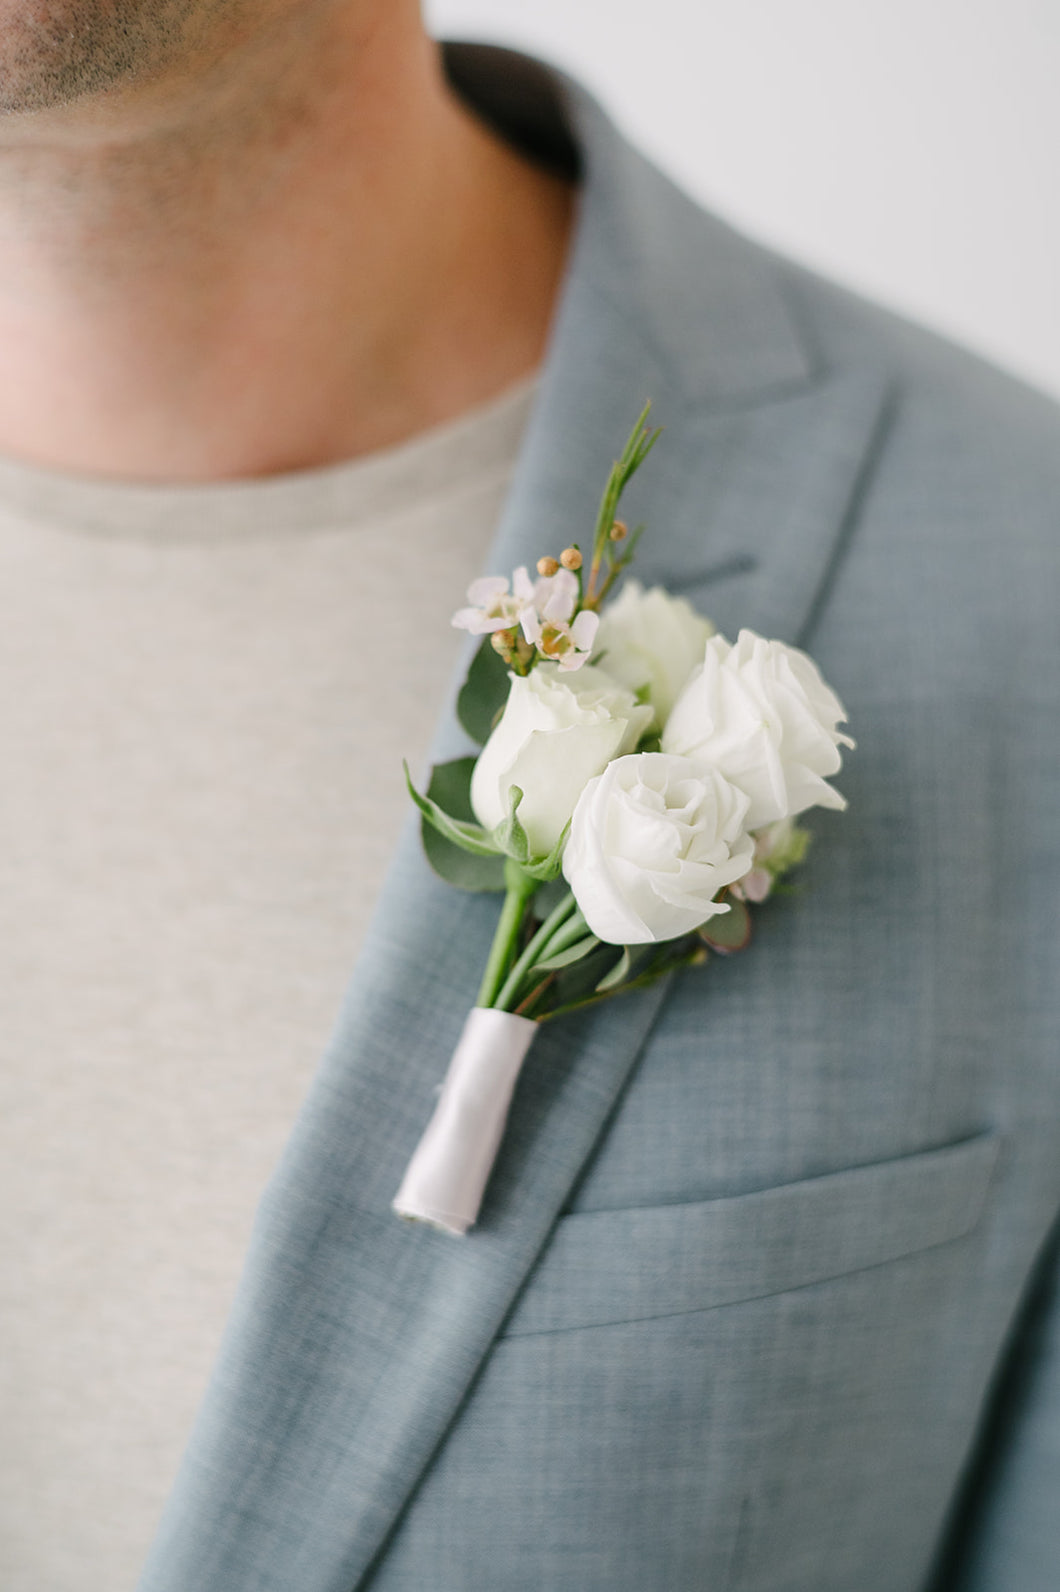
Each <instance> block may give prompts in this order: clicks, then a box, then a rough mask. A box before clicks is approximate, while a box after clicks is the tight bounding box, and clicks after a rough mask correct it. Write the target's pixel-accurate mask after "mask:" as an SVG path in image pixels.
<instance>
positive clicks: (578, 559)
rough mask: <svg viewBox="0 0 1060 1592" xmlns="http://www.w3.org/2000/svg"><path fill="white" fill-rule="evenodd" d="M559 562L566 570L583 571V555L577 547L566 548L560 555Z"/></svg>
mask: <svg viewBox="0 0 1060 1592" xmlns="http://www.w3.org/2000/svg"><path fill="white" fill-rule="evenodd" d="M559 561H560V563H561V564H562V565H563V568H564V569H581V567H582V555H581V554H580V553H579V551H578V549H577V548H576V547H565V548H564V549H563V551H562V553H561V554H560V555H559Z"/></svg>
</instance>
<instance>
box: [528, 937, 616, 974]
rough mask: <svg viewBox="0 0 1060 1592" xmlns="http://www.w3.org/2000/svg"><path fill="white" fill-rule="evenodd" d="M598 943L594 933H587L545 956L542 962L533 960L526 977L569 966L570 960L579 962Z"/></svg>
mask: <svg viewBox="0 0 1060 1592" xmlns="http://www.w3.org/2000/svg"><path fill="white" fill-rule="evenodd" d="M599 944H600V941H599V940H598V939H597V937H596V935H595V934H587V935H586V936H585V937H584V939H581V940H575V941H574V944H573V945H568V946H567V947H566V948H565V949H564V950H562V951H557V952H556V954H555V956H546V958H545V960H544V961H543V962H535V963H534V966H533V967H532V968H531V969H530V971H529V973H528V974H527V977H528V978H532V977H533V976H534V974H535V973H558V972H559V969H560V968H561V967H570V965H571V963H572V962H580V961H581V959H582V957H583V956H588V955H589V952H590V951H595V950H596V947H597V946H598V945H599Z"/></svg>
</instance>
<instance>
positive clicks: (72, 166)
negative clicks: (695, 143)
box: [0, 0, 572, 481]
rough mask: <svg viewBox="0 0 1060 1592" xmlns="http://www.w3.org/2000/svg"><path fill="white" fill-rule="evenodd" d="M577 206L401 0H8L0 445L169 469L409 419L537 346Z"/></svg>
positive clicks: (244, 469)
mask: <svg viewBox="0 0 1060 1592" xmlns="http://www.w3.org/2000/svg"><path fill="white" fill-rule="evenodd" d="M571 204H572V199H571V194H570V192H569V190H568V188H567V187H566V185H565V184H563V183H561V182H560V181H558V180H557V179H555V178H553V177H551V176H548V175H546V174H545V173H543V172H541V171H539V170H538V169H537V168H535V167H534V166H532V165H531V164H530V163H528V162H527V161H525V160H524V159H523V158H522V157H521V156H519V155H517V154H515V153H514V152H513V151H511V150H510V149H509V148H508V147H507V146H506V145H504V144H503V143H501V142H500V141H499V140H498V139H497V138H496V137H495V136H494V135H493V134H492V133H490V132H489V131H487V130H486V129H485V128H484V127H483V126H482V125H481V124H480V123H479V122H478V121H477V120H476V119H475V118H474V117H473V116H472V115H471V114H470V113H469V112H468V111H467V110H465V108H464V107H463V106H462V104H461V103H460V101H459V100H457V99H456V98H455V96H454V95H453V94H452V92H451V91H450V90H449V88H448V86H447V84H446V82H445V80H444V77H443V74H442V72H441V69H440V63H439V57H438V51H437V47H436V45H435V44H434V43H433V41H432V40H430V39H429V38H428V37H427V35H426V33H425V32H424V29H423V26H422V23H421V20H420V15H419V9H418V5H417V4H416V0H30V3H29V4H24V3H20V0H0V346H2V347H3V348H4V359H3V363H2V367H0V452H3V453H7V454H9V455H14V456H16V457H20V458H23V459H26V460H29V461H31V462H35V463H39V464H44V465H50V466H56V467H60V468H65V469H72V470H75V471H79V472H84V473H89V474H99V475H104V476H112V477H123V478H135V479H141V480H171V481H182V480H184V481H187V480H210V479H223V478H234V477H244V476H259V475H267V474H271V473H275V472H279V471H288V470H296V469H302V468H309V467H313V466H319V465H324V464H329V463H333V462H336V461H338V460H341V459H347V458H353V457H356V456H357V455H359V454H362V453H365V452H368V451H371V450H374V449H378V448H382V447H386V446H389V445H391V444H393V443H396V442H399V441H401V440H403V439H404V438H406V437H408V436H411V435H413V434H415V433H416V432H417V431H420V430H422V429H424V428H425V427H427V426H430V425H433V424H438V423H440V422H443V421H445V420H447V419H449V418H451V417H453V416H455V415H457V414H459V413H461V412H462V411H463V410H465V409H467V408H469V407H471V406H473V405H474V404H476V403H478V402H482V401H485V400H487V399H488V398H490V397H492V396H494V395H495V394H497V393H499V392H500V391H502V390H503V389H504V388H505V387H506V386H508V385H509V384H510V383H511V382H513V381H514V380H516V379H517V378H518V377H519V376H521V375H523V374H525V373H527V372H529V371H530V370H531V369H533V367H534V366H535V365H536V364H537V362H538V361H539V359H540V357H541V353H542V350H543V347H544V343H545V340H546V336H547V331H548V324H549V318H550V314H551V309H552V305H553V301H554V298H555V292H556V287H557V283H558V280H559V277H560V274H561V271H562V266H563V260H564V256H565V251H566V244H567V237H568V231H569V223H570V211H571Z"/></svg>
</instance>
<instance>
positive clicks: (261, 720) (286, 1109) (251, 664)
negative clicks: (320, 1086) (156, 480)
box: [0, 382, 534, 1592]
mask: <svg viewBox="0 0 1060 1592" xmlns="http://www.w3.org/2000/svg"><path fill="white" fill-rule="evenodd" d="M533 392H534V384H533V382H523V383H521V384H520V385H519V386H517V387H515V388H513V389H511V390H510V391H509V392H508V393H506V394H505V395H504V396H502V397H501V398H500V399H498V400H495V401H494V402H492V403H490V404H488V405H486V406H485V407H483V408H481V409H478V410H476V411H474V412H473V413H471V414H469V415H466V416H464V417H463V418H461V419H460V420H458V421H456V422H455V423H452V424H450V425H447V426H444V427H441V428H439V429H437V430H435V431H432V432H430V433H427V434H425V435H423V436H420V437H418V438H415V439H413V440H412V441H411V442H409V443H407V444H405V445H403V446H401V447H398V448H394V449H391V450H388V451H387V452H385V453H382V454H377V455H373V456H371V457H369V458H367V459H364V460H359V461H355V462H353V463H351V464H347V465H341V466H338V467H335V468H330V469H326V470H317V471H310V472H306V473H304V474H299V475H293V476H286V477H279V478H272V479H266V480H261V481H253V482H238V483H231V484H227V483H225V484H218V485H207V486H202V487H177V488H172V489H170V488H161V487H145V486H139V485H116V484H110V483H105V482H99V481H83V480H78V479H75V478H71V477H67V476H63V475H61V474H59V473H54V472H48V471H41V470H36V469H33V468H30V467H25V466H21V465H18V464H14V463H8V462H3V461H0V590H2V592H3V607H4V622H3V625H2V626H0V725H2V745H3V778H2V780H0V837H2V839H0V997H2V1010H3V1021H2V1024H0V1087H2V1091H3V1109H2V1112H0V1169H2V1170H0V1223H2V1225H3V1239H2V1252H3V1257H4V1264H3V1268H2V1280H0V1291H2V1295H3V1303H2V1322H0V1385H2V1389H3V1393H2V1412H0V1434H2V1435H0V1447H2V1459H0V1582H2V1584H3V1586H4V1588H5V1592H75V1589H76V1592H85V1589H86V1588H97V1587H98V1588H106V1589H107V1592H131V1588H132V1587H133V1586H134V1584H135V1581H136V1578H137V1573H138V1569H139V1565H140V1561H141V1559H142V1557H143V1555H144V1553H145V1551H146V1548H147V1545H148V1542H149V1539H150V1537H151V1534H152V1531H153V1528H154V1525H155V1522H156V1520H157V1516H158V1513H159V1510H160V1508H161V1505H162V1502H163V1499H164V1496H165V1494H166V1492H167V1490H168V1488H169V1485H170V1483H171V1482H172V1479H173V1475H174V1472H175V1469H176V1466H177V1463H178V1460H179V1457H180V1453H181V1450H182V1448H183V1445H184V1442H185V1440H186V1437H187V1434H188V1429H189V1426H190V1423H191V1420H192V1417H193V1414H194V1411H195V1408H196V1405H197V1403H198V1400H199V1398H200V1396H201V1393H202V1390H203V1387H204V1384H205V1380H206V1377H207V1374H208V1371H209V1368H210V1364H211V1361H212V1358H213V1356H214V1353H215V1351H216V1348H217V1344H218V1340H219V1337H220V1332H221V1328H222V1324H223V1322H224V1318H225V1315H226V1313H227V1309H228V1306H229V1303H230V1300H231V1297H232V1292H233V1288H234V1285H235V1281H236V1278H237V1275H238V1271H239V1265H240V1261H241V1258H242V1253H243V1250H244V1248H245V1244H246V1241H247V1237H248V1233H249V1227H250V1222H251V1218H252V1214H253V1210H254V1207H255V1204H256V1202H257V1199H258V1197H259V1195H260V1193H261V1190H262V1188H263V1185H264V1183H265V1181H266V1179H267V1177H268V1174H269V1172H270V1170H271V1168H272V1166H273V1164H274V1162H275V1160H276V1158H277V1155H278V1153H279V1151H280V1149H281V1147H282V1145H283V1142H284V1140H285V1138H286V1136H287V1134H288V1131H289V1129H290V1127H291V1124H292V1121H293V1118H294V1115H295V1113H296V1110H297V1107H298V1104H299V1101H300V1098H301V1096H302V1094H303V1093H304V1091H305V1088H306V1085H307V1083H308V1080H309V1077H310V1075H311V1073H312V1071H313V1069H314V1067H315V1065H316V1062H317V1060H318V1058H319V1055H320V1053H321V1050H322V1048H323V1045H324V1043H325V1041H326V1039H327V1036H328V1033H329V1031H330V1028H331V1025H332V1023H333V1021H334V1019H335V1016H336V1013H337V1010H338V1006H339V1002H340V999H341V995H342V991H343V988H344V985H345V983H346V981H347V979H348V977H349V974H350V970H351V967H352V965H353V962H354V959H355V957H356V953H357V950H358V947H359V944H360V941H361V939H362V936H363V933H364V930H365V927H366V924H367V920H368V917H369V915H370V912H371V909H372V906H373V904H374V901H375V897H376V894H377V891H378V888H379V885H380V883H381V880H382V876H383V873H384V871H385V869H386V866H387V862H388V859H389V854H390V852H391V849H392V847H393V844H394V841H395V840H396V837H397V834H398V831H399V829H400V827H401V824H402V822H403V821H404V818H405V814H406V811H407V797H406V795H405V792H404V787H403V777H402V770H401V762H402V758H403V757H407V758H408V759H409V762H410V765H411V766H413V767H414V768H415V767H417V766H420V767H422V765H423V762H424V758H425V754H426V751H427V748H428V745H429V742H430V738H431V732H432V729H433V725H434V722H435V719H436V716H437V714H438V712H439V710H440V707H441V705H442V696H443V693H444V690H445V687H446V683H447V681H448V679H449V677H450V675H451V672H452V669H453V667H454V666H455V663H456V661H457V659H458V656H459V652H460V648H461V645H462V643H463V639H464V638H463V637H462V636H461V635H460V633H459V632H457V631H454V630H452V629H451V627H450V625H449V618H450V615H451V613H452V611H453V610H454V609H455V608H457V607H459V606H460V605H461V603H462V601H463V597H464V591H465V588H466V586H467V584H468V582H469V580H471V579H472V578H473V577H474V576H475V575H476V574H478V573H481V571H482V563H483V559H484V558H485V555H486V551H487V548H488V545H489V541H490V538H491V535H492V533H493V530H494V527H495V523H496V520H497V517H498V514H499V510H500V507H501V504H502V502H503V498H504V495H505V491H506V488H507V484H508V480H509V477H510V474H511V470H512V467H513V464H514V460H515V455H516V452H517V448H518V444H519V441H520V438H521V435H522V431H523V428H524V425H525V422H526V419H527V417H528V414H529V411H530V407H531V403H532V399H533ZM189 1592H190V1589H189Z"/></svg>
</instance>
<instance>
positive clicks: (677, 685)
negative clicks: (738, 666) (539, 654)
mask: <svg viewBox="0 0 1060 1592" xmlns="http://www.w3.org/2000/svg"><path fill="white" fill-rule="evenodd" d="M713 634H714V626H713V625H712V624H711V622H710V620H709V619H704V618H703V616H702V614H697V613H696V611H695V609H694V608H693V607H692V605H691V603H689V602H686V601H685V599H684V598H683V597H671V596H670V593H669V592H667V591H664V590H663V588H662V587H661V586H653V587H652V589H651V590H650V591H645V590H644V588H643V586H641V585H640V583H639V582H638V581H635V580H627V581H626V584H625V585H624V586H623V588H622V591H621V593H620V594H619V596H618V597H617V598H616V599H615V601H614V602H613V603H609V604H608V606H607V607H606V608H605V609H604V611H603V614H602V615H601V617H600V628H599V629H598V630H597V632H596V641H595V644H594V648H593V651H594V654H596V655H600V661H601V663H602V665H603V667H604V668H605V669H606V670H607V672H608V674H611V675H614V677H615V679H616V680H621V682H622V684H623V685H625V686H628V687H629V689H630V690H631V691H641V690H643V689H644V687H645V686H647V688H648V691H649V695H650V701H651V705H652V707H653V708H654V710H655V724H656V728H657V729H662V727H663V725H664V724H665V723H666V721H667V719H668V718H669V716H670V710H671V708H672V707H673V705H674V703H675V702H676V701H677V698H678V695H679V694H680V692H681V690H682V688H683V686H684V685H685V683H686V682H687V680H688V677H689V675H690V674H691V673H692V671H693V669H694V668H695V667H696V665H697V664H698V663H700V662H701V661H702V658H703V647H704V645H705V643H706V641H707V638H708V636H712V635H713ZM605 651H606V653H607V656H606V658H605V657H603V656H602V654H603V653H604V652H605Z"/></svg>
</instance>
